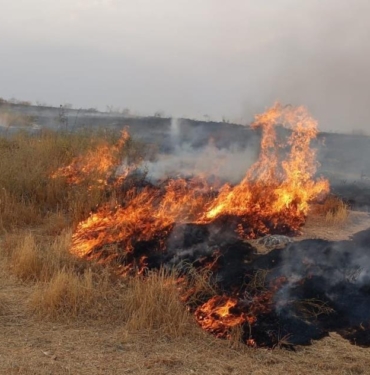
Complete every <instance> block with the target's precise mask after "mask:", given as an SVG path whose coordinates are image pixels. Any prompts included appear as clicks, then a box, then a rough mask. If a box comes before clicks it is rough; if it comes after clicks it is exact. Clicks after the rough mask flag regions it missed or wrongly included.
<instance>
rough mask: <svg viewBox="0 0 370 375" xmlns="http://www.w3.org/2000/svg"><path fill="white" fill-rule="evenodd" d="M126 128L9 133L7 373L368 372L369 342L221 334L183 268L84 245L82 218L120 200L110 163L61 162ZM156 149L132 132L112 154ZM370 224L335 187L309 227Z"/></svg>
mask: <svg viewBox="0 0 370 375" xmlns="http://www.w3.org/2000/svg"><path fill="white" fill-rule="evenodd" d="M118 138H119V134H118V133H117V132H115V131H107V130H106V129H105V130H104V131H102V130H96V131H89V132H86V131H83V130H82V131H77V132H73V133H70V132H64V131H59V132H55V131H53V130H44V131H41V132H38V133H37V134H35V135H30V134H28V133H22V132H21V133H14V134H13V135H12V136H9V137H7V138H1V139H0V157H1V158H0V188H1V191H0V215H1V216H0V230H1V257H0V280H1V285H2V287H1V290H0V326H1V333H0V335H1V336H0V338H1V340H0V372H1V373H4V374H84V373H86V374H115V373H122V374H125V373H132V374H149V373H150V374H166V373H173V374H192V373H194V374H230V373H232V374H246V373H247V374H270V373H275V374H286V373H294V374H311V373H320V374H348V375H350V374H366V373H368V368H369V366H370V357H369V355H368V349H365V348H361V347H359V346H356V345H351V344H350V343H349V342H348V341H346V340H344V339H343V338H341V337H340V336H339V335H337V334H331V335H330V337H326V338H324V339H322V340H319V341H315V342H313V344H312V345H311V346H297V347H295V351H288V350H286V349H281V348H280V347H276V348H274V349H255V348H250V347H247V346H246V345H244V344H242V343H241V342H240V340H239V338H240V333H239V332H238V331H237V330H235V332H233V334H232V337H231V340H221V339H217V338H215V337H213V336H212V335H210V334H208V333H206V332H203V331H202V330H201V329H200V328H199V327H198V326H197V324H196V323H195V321H194V318H193V316H192V314H190V313H189V312H188V311H187V310H186V308H185V307H184V305H183V304H182V303H181V302H180V299H179V295H178V289H177V287H176V282H175V280H176V277H177V276H176V274H175V273H171V272H165V271H159V272H153V273H151V274H150V275H149V276H148V277H147V278H142V277H133V278H130V277H128V278H122V277H119V276H117V275H116V274H115V273H114V272H113V271H112V270H111V269H110V268H109V267H106V266H105V265H104V264H97V263H96V262H90V261H87V260H83V259H79V258H77V257H75V256H73V255H72V254H71V253H70V252H69V249H70V246H71V236H72V232H73V231H75V229H76V227H77V226H78V223H79V222H80V221H81V220H83V219H85V218H86V217H87V216H88V214H89V213H90V211H91V210H93V209H94V208H96V207H97V206H99V205H101V204H109V203H110V202H112V195H107V194H106V191H105V190H104V189H102V186H101V181H102V179H104V176H105V174H106V173H107V170H106V169H104V168H103V169H99V168H94V165H95V166H96V165H97V164H98V163H95V164H94V163H93V167H92V169H88V170H87V173H85V174H84V176H83V179H82V180H81V181H80V182H79V183H78V184H75V185H73V184H70V183H69V181H68V176H62V177H61V178H53V174H54V173H55V171H57V170H58V169H59V168H62V167H64V166H66V165H69V164H70V163H71V162H73V160H76V158H81V160H84V162H86V161H90V162H91V161H92V160H94V159H93V158H94V155H95V154H94V152H95V150H96V149H102V150H108V149H109V150H112V149H114V147H115V146H114V145H116V144H117V142H118ZM155 152H156V149H155V147H154V146H151V147H147V146H145V145H144V144H143V143H142V142H141V141H135V139H133V140H132V139H129V140H128V141H127V142H126V143H125V146H124V147H123V148H122V149H117V150H116V153H113V154H112V157H113V158H116V159H117V160H121V159H125V160H130V162H132V163H136V162H139V161H140V160H142V159H148V160H150V158H152V157H153V154H154V153H155ZM102 155H106V153H103V154H101V155H100V156H99V161H101V160H102ZM112 204H113V203H112ZM368 224H369V222H368V215H367V214H366V213H363V212H349V210H348V207H347V205H346V204H345V203H343V201H342V200H341V199H337V198H331V199H330V200H327V201H326V203H325V205H324V206H320V207H319V208H318V210H317V211H316V212H312V215H311V217H309V221H308V223H307V226H306V227H304V230H303V235H304V236H305V237H306V238H312V237H313V236H315V235H316V236H319V237H320V238H327V239H332V240H336V239H339V238H340V239H346V238H348V236H350V235H351V234H353V233H354V232H357V231H359V230H361V229H366V228H368V227H369V225H368ZM201 281H202V280H200V281H199V283H200V284H201ZM197 287H198V288H199V289H200V290H203V289H202V288H205V287H206V286H204V285H197ZM282 346H283V345H282Z"/></svg>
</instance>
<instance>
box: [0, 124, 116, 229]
mask: <svg viewBox="0 0 370 375" xmlns="http://www.w3.org/2000/svg"><path fill="white" fill-rule="evenodd" d="M118 136H119V135H118V134H116V135H112V134H105V133H104V134H97V133H83V132H81V133H73V134H70V133H63V132H59V133H55V132H50V131H43V132H41V133H40V134H38V135H35V136H31V135H29V134H26V133H18V134H16V135H14V136H12V137H9V138H7V139H4V138H1V139H0V230H1V229H2V230H3V231H9V230H14V229H17V228H22V227H25V226H33V227H35V226H36V225H42V224H44V222H45V219H47V218H48V217H50V216H53V215H58V214H62V215H63V216H64V217H65V218H66V219H68V220H69V222H70V223H72V224H73V223H76V222H78V221H79V220H81V218H82V217H84V216H85V215H86V214H88V213H89V212H90V210H91V209H92V208H94V207H95V206H96V205H97V204H100V203H102V202H103V201H104V200H105V199H106V196H105V194H104V192H103V190H102V189H101V186H99V183H98V182H97V180H98V178H97V176H96V175H95V174H94V175H92V176H91V177H90V178H86V179H85V180H84V181H83V182H82V183H81V184H79V185H70V184H68V183H67V181H66V179H65V178H63V177H61V178H51V175H52V173H53V172H55V171H56V170H57V169H58V168H60V167H63V166H66V165H68V164H69V163H70V162H71V161H72V160H73V159H74V158H76V157H77V156H80V155H83V154H86V153H88V152H89V151H91V150H94V149H96V148H98V147H100V146H101V145H103V144H104V145H108V146H109V145H112V144H114V143H115V142H116V141H117V139H118Z"/></svg>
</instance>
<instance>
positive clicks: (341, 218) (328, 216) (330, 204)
mask: <svg viewBox="0 0 370 375" xmlns="http://www.w3.org/2000/svg"><path fill="white" fill-rule="evenodd" d="M322 211H323V213H324V215H325V222H326V223H327V224H331V225H343V224H345V223H346V221H347V220H348V215H349V208H348V205H347V204H346V203H344V202H343V200H342V199H340V198H338V197H335V196H329V197H328V198H327V199H326V200H325V202H324V204H323V207H322Z"/></svg>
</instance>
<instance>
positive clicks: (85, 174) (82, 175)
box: [51, 130, 130, 185]
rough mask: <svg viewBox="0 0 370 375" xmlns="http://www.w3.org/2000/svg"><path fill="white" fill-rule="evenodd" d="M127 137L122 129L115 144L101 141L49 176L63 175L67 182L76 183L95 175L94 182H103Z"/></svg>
mask: <svg viewBox="0 0 370 375" xmlns="http://www.w3.org/2000/svg"><path fill="white" fill-rule="evenodd" d="M129 138H130V136H129V133H128V132H127V130H123V131H122V133H121V137H120V139H119V140H118V142H117V144H115V145H113V146H110V145H108V144H107V143H106V142H104V143H102V144H101V145H99V147H97V148H96V149H94V150H93V151H90V152H88V153H87V154H84V155H80V156H78V157H76V158H74V159H73V160H72V162H71V163H70V164H69V165H67V166H65V167H61V168H59V169H58V170H57V171H56V172H54V173H53V174H52V175H51V178H61V177H64V178H66V180H67V182H68V183H69V184H72V185H78V184H81V183H82V182H84V181H86V180H87V179H88V178H91V177H96V180H97V181H96V182H98V183H101V184H105V183H106V179H107V177H108V176H109V174H110V173H111V172H112V170H113V169H114V168H115V167H116V166H117V164H118V162H119V159H118V156H119V152H120V150H121V149H122V148H123V147H124V145H125V144H126V142H127V141H128V139H129Z"/></svg>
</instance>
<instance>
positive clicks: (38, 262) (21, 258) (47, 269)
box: [6, 231, 86, 281]
mask: <svg viewBox="0 0 370 375" xmlns="http://www.w3.org/2000/svg"><path fill="white" fill-rule="evenodd" d="M12 238H13V239H12V241H13V243H14V244H15V246H14V248H10V246H9V244H8V245H7V246H6V249H7V250H6V251H7V252H8V259H9V263H10V267H11V270H12V272H13V273H14V274H15V275H16V276H17V277H19V278H20V279H22V280H28V281H48V280H51V279H52V278H53V277H54V276H55V274H56V273H58V272H59V271H60V270H62V269H73V270H79V269H83V268H84V267H86V263H85V262H83V261H82V260H79V259H77V258H75V257H74V256H72V255H71V254H70V253H69V251H68V249H69V247H70V243H71V231H65V232H63V233H62V234H61V235H60V236H58V237H56V238H49V239H48V238H47V239H45V238H42V239H41V240H39V241H38V240H37V238H36V236H35V235H34V234H33V233H31V232H26V233H25V234H20V235H19V236H18V237H15V236H12Z"/></svg>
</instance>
